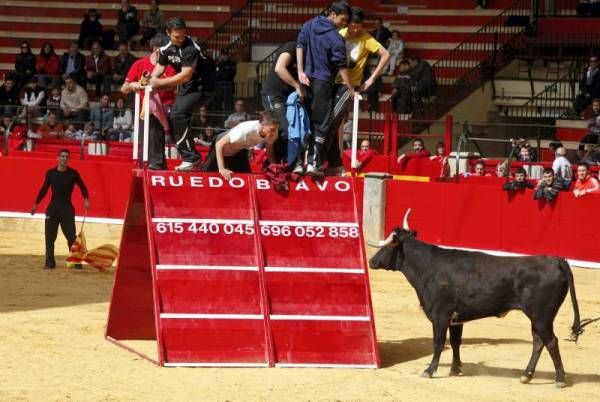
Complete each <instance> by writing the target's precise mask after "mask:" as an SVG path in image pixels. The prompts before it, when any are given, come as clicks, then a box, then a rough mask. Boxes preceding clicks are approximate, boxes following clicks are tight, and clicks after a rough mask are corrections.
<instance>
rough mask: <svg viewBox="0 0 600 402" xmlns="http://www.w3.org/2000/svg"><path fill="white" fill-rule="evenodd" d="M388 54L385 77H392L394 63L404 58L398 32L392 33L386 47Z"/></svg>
mask: <svg viewBox="0 0 600 402" xmlns="http://www.w3.org/2000/svg"><path fill="white" fill-rule="evenodd" d="M387 50H388V52H390V64H388V71H387V75H394V70H396V63H397V62H398V61H400V60H402V58H403V57H404V42H403V41H402V39H401V38H400V32H399V31H395V30H394V31H392V38H391V39H390V42H389V44H388V47H387Z"/></svg>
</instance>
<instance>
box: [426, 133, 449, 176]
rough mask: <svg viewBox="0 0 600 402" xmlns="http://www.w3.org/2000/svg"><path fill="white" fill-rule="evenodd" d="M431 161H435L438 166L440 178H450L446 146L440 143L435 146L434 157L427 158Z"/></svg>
mask: <svg viewBox="0 0 600 402" xmlns="http://www.w3.org/2000/svg"><path fill="white" fill-rule="evenodd" d="M429 159H430V160H432V161H437V162H439V164H440V169H441V170H440V177H448V176H450V165H449V164H448V156H447V155H446V144H445V143H444V142H442V141H440V142H438V143H437V144H435V155H432V156H430V157H429Z"/></svg>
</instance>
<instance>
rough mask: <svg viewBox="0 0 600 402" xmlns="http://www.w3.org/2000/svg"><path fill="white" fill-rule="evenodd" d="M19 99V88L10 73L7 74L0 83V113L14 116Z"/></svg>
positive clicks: (19, 102)
mask: <svg viewBox="0 0 600 402" xmlns="http://www.w3.org/2000/svg"><path fill="white" fill-rule="evenodd" d="M20 104H21V100H20V99H19V89H18V88H17V86H16V84H15V80H14V78H13V76H12V75H7V76H6V78H5V80H4V82H3V83H2V85H0V114H7V115H9V116H14V115H15V114H16V113H17V110H18V108H19V105H20Z"/></svg>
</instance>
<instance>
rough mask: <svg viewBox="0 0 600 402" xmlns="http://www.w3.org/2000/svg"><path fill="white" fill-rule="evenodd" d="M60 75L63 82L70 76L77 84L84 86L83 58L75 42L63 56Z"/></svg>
mask: <svg viewBox="0 0 600 402" xmlns="http://www.w3.org/2000/svg"><path fill="white" fill-rule="evenodd" d="M60 73H61V75H62V80H63V81H66V80H67V78H68V77H69V76H70V77H72V78H73V79H74V80H75V82H77V84H79V85H81V86H85V56H84V55H83V53H81V52H80V51H79V45H78V44H77V42H72V43H71V46H70V47H69V51H68V52H67V53H65V54H64V55H63V57H62V60H61V62H60Z"/></svg>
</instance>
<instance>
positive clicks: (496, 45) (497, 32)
mask: <svg viewBox="0 0 600 402" xmlns="http://www.w3.org/2000/svg"><path fill="white" fill-rule="evenodd" d="M530 6H531V5H530V0H515V1H514V2H513V4H512V5H511V6H510V7H508V8H507V9H505V10H504V11H503V12H502V13H500V14H498V15H497V16H496V17H494V18H492V19H491V20H490V21H489V22H488V23H487V24H485V25H484V26H482V27H481V28H479V29H478V30H477V31H476V32H474V33H473V34H471V35H470V36H469V37H468V38H467V39H466V40H465V41H464V42H462V43H461V44H460V45H458V46H457V47H456V48H454V49H453V50H451V51H450V52H449V53H448V54H447V55H446V56H445V57H443V58H442V59H440V60H438V61H437V62H435V63H434V64H433V69H434V74H435V76H436V78H437V80H438V90H437V93H436V97H435V98H436V99H435V104H433V105H430V106H429V107H427V108H426V110H424V111H423V112H422V113H423V115H424V116H428V117H431V118H435V117H439V116H441V115H442V114H443V113H445V112H447V111H448V110H449V109H450V108H451V107H452V106H454V105H455V104H456V103H458V102H459V101H460V100H462V99H464V97H465V96H467V95H468V94H470V93H471V92H472V91H473V90H474V89H476V88H478V87H479V86H480V85H481V82H482V81H484V80H486V79H488V78H489V77H491V76H493V75H494V73H495V72H496V71H498V69H499V68H501V67H502V66H504V65H506V64H507V63H508V62H509V61H510V60H512V58H513V56H514V55H513V53H514V52H513V49H514V47H516V46H517V40H518V39H519V38H521V37H522V36H523V34H524V33H525V32H526V31H527V29H528V27H529V26H530V21H529V18H530V17H529V14H530V12H531V10H530ZM474 52H479V53H482V54H481V55H480V57H478V58H477V57H476V60H478V61H476V62H475V63H476V64H475V65H473V53H474ZM440 84H442V85H440ZM417 113H418V111H417Z"/></svg>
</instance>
